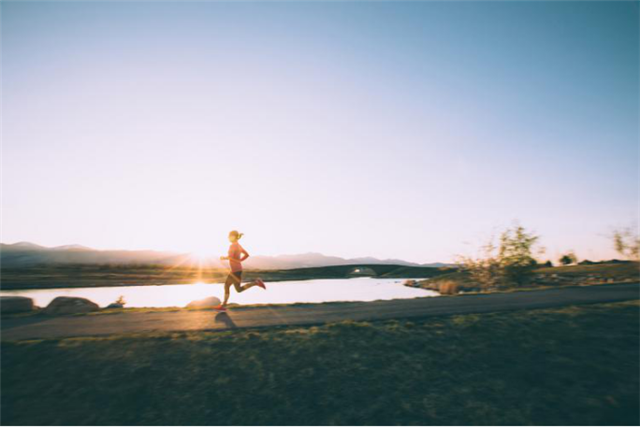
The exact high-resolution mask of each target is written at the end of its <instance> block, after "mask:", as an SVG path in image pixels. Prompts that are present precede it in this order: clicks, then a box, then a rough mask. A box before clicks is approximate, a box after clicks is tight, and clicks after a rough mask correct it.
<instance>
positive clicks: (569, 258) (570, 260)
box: [558, 252, 578, 265]
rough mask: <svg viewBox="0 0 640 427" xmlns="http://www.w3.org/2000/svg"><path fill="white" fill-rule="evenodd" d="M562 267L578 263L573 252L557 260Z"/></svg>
mask: <svg viewBox="0 0 640 427" xmlns="http://www.w3.org/2000/svg"><path fill="white" fill-rule="evenodd" d="M558 261H560V264H562V265H569V264H575V263H576V262H578V257H576V255H575V254H574V253H573V252H568V253H566V254H564V255H562V256H561V257H560V259H559V260H558Z"/></svg>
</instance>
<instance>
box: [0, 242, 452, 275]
mask: <svg viewBox="0 0 640 427" xmlns="http://www.w3.org/2000/svg"><path fill="white" fill-rule="evenodd" d="M0 262H1V264H2V266H3V267H28V266H32V265H41V264H107V265H108V264H131V265H138V264H160V265H177V264H180V265H184V266H193V265H199V264H203V263H204V264H206V266H207V267H213V268H215V267H220V268H222V267H226V263H222V262H220V261H219V260H217V259H214V258H213V257H211V258H206V259H204V260H203V259H199V258H197V257H195V256H193V255H192V254H189V253H176V252H164V251H154V250H99V249H92V248H88V247H86V246H82V245H63V246H56V247H45V246H41V245H37V244H34V243H30V242H18V243H13V244H7V243H0ZM349 264H394V265H405V266H422V267H446V266H450V265H451V264H446V263H427V264H418V263H413V262H409V261H404V260H399V259H378V258H374V257H358V258H342V257H337V256H330V255H324V254H321V253H319V252H307V253H303V254H282V255H275V256H269V255H255V256H251V257H250V258H249V259H248V260H247V261H245V262H244V265H245V267H246V268H248V269H261V270H269V269H287V268H303V267H324V266H330V265H349Z"/></svg>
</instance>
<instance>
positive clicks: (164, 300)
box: [0, 277, 439, 307]
mask: <svg viewBox="0 0 640 427" xmlns="http://www.w3.org/2000/svg"><path fill="white" fill-rule="evenodd" d="M405 280H406V279H376V278H369V277H363V278H355V279H318V280H296V281H287V282H267V283H266V285H267V290H266V291H265V290H263V289H261V288H259V287H257V286H256V287H253V288H251V289H249V290H247V291H245V292H243V293H241V294H238V293H236V291H235V290H234V289H233V288H232V290H231V298H230V299H229V303H237V304H243V305H244V304H291V303H298V302H302V303H305V302H306V303H319V302H332V301H375V300H390V299H403V298H405V299H406V298H416V297H430V296H438V295H439V294H438V293H437V292H435V291H429V290H426V289H416V288H410V287H407V286H403V285H402V283H403V282H404V281H405ZM0 295H2V296H10V295H14V296H16V295H20V296H25V297H29V298H33V300H34V302H35V304H36V305H37V306H39V307H46V306H47V304H49V302H51V300H53V299H54V298H55V297H59V296H74V297H83V298H87V299H89V300H91V301H93V302H95V303H96V304H98V305H99V306H100V307H106V306H107V305H109V304H110V303H112V302H114V301H115V300H116V299H118V297H119V296H121V295H122V296H124V299H125V301H126V302H127V304H126V305H125V307H184V306H186V305H187V304H188V303H189V302H191V301H194V300H199V299H202V298H206V297H210V296H216V297H218V298H220V299H222V298H223V297H224V288H223V285H222V283H212V284H205V283H197V284H193V285H162V286H110V287H100V288H58V289H38V290H11V291H0Z"/></svg>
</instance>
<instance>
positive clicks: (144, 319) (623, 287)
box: [1, 283, 640, 340]
mask: <svg viewBox="0 0 640 427" xmlns="http://www.w3.org/2000/svg"><path fill="white" fill-rule="evenodd" d="M634 299H640V283H627V284H610V285H602V286H579V287H570V288H564V289H549V290H541V291H527V292H513V293H503V294H486V295H465V296H459V297H443V298H438V297H435V298H415V299H408V300H391V301H375V302H359V303H358V302H357V303H342V304H316V305H306V306H289V307H286V306H285V307H273V308H269V307H264V308H246V309H236V310H230V311H229V313H228V314H222V313H217V312H212V311H179V312H164V313H163V312H157V313H123V314H112V315H98V316H63V317H47V316H33V317H26V318H14V319H3V320H2V323H1V330H2V335H1V339H2V340H23V339H32V338H60V337H74V336H93V335H109V334H116V333H135V332H149V331H194V330H224V329H234V328H252V327H265V326H284V325H311V324H322V323H326V322H337V321H342V320H382V319H406V318H418V317H428V316H441V315H450V314H469V313H487V312H495V311H509V310H520V309H535V308H549V307H559V306H564V305H574V304H591V303H598V302H614V301H626V300H634Z"/></svg>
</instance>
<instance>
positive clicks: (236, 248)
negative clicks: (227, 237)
mask: <svg viewBox="0 0 640 427" xmlns="http://www.w3.org/2000/svg"><path fill="white" fill-rule="evenodd" d="M242 251H243V249H242V246H240V243H238V242H236V243H232V244H231V246H229V266H230V267H231V271H232V272H236V271H242V263H241V262H240V261H238V260H239V259H240V256H241V255H242Z"/></svg>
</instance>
